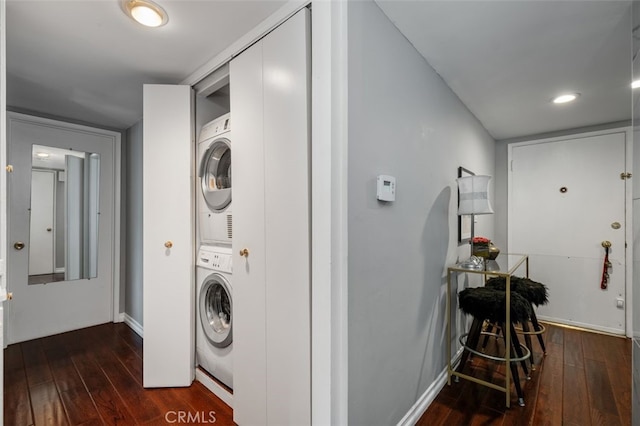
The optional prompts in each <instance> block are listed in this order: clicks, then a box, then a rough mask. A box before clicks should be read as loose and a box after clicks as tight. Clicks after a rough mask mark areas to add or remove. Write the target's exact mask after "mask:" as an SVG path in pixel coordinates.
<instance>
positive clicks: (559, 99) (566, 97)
mask: <svg viewBox="0 0 640 426" xmlns="http://www.w3.org/2000/svg"><path fill="white" fill-rule="evenodd" d="M578 96H580V93H565V94H563V95H560V96H556V97H555V98H553V103H554V104H566V103H567V102H573V101H575V100H576V99H578Z"/></svg>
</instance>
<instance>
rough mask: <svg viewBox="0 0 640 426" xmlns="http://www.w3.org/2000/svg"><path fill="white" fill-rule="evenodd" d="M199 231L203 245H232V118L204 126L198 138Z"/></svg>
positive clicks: (226, 115) (221, 119) (213, 121)
mask: <svg viewBox="0 0 640 426" xmlns="http://www.w3.org/2000/svg"><path fill="white" fill-rule="evenodd" d="M198 164H199V165H198V178H199V187H200V190H199V191H198V192H199V194H200V195H199V197H198V229H199V234H200V243H201V244H219V243H222V244H231V238H232V220H233V215H232V212H231V119H230V115H229V114H225V115H223V116H221V117H218V118H216V119H215V120H212V121H210V122H209V123H207V124H205V125H204V126H202V130H201V131H200V137H199V139H198Z"/></svg>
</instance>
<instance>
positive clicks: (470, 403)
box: [418, 325, 631, 426]
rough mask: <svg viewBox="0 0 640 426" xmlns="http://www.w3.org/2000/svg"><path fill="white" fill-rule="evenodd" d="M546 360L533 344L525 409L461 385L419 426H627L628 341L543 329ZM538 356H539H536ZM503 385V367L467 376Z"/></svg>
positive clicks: (484, 367)
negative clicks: (534, 360)
mask: <svg viewBox="0 0 640 426" xmlns="http://www.w3.org/2000/svg"><path fill="white" fill-rule="evenodd" d="M545 344H546V346H547V356H546V357H544V358H543V360H541V356H542V354H541V353H540V347H539V345H538V342H537V340H536V339H534V340H533V348H534V356H535V359H536V360H537V364H538V365H537V368H536V370H535V371H533V372H532V374H531V379H530V380H524V379H523V377H522V375H521V379H523V380H522V381H521V383H522V384H523V391H524V397H525V404H526V405H525V406H524V407H519V406H518V405H517V404H516V399H517V398H516V395H515V390H513V387H512V394H511V396H512V397H511V400H512V403H511V408H509V409H507V408H505V401H504V400H505V397H504V394H503V393H502V392H499V391H495V390H493V389H489V388H487V387H484V386H480V385H477V384H475V383H472V382H469V381H466V380H462V379H461V380H460V382H459V383H452V385H451V386H448V385H445V387H444V389H443V390H442V391H441V392H440V394H439V395H438V396H437V397H436V399H435V400H434V402H433V403H432V404H431V406H429V409H428V410H427V412H426V413H425V414H424V415H423V416H422V418H421V419H420V421H419V422H418V425H421V426H438V425H446V426H458V425H460V426H463V425H464V426H467V425H487V426H488V425H496V426H500V425H501V426H508V425H517V426H525V425H532V426H538V425H540V426H547V425H548V426H555V425H567V426H589V425H592V426H601V425H602V426H612V425H631V341H630V340H629V339H624V338H620V337H612V336H606V335H602V334H596V333H589V332H585V331H578V330H573V329H569V328H562V327H557V326H553V325H547V332H546V334H545ZM536 351H538V352H537V353H536ZM470 371H471V372H472V374H474V375H478V376H481V378H492V380H495V381H496V383H499V381H500V380H502V383H504V366H502V365H496V364H494V363H486V362H483V361H479V360H478V359H475V360H474V361H473V362H472V363H471V364H470V365H469V366H467V367H466V370H465V372H467V373H468V372H470Z"/></svg>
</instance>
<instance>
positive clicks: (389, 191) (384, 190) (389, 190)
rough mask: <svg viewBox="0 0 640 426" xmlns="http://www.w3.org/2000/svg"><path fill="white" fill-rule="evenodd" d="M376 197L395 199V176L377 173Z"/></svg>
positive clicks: (385, 199) (386, 199)
mask: <svg viewBox="0 0 640 426" xmlns="http://www.w3.org/2000/svg"><path fill="white" fill-rule="evenodd" d="M376 198H377V199H378V200H380V201H395V200H396V178H394V177H393V176H387V175H379V176H378V189H377V191H376Z"/></svg>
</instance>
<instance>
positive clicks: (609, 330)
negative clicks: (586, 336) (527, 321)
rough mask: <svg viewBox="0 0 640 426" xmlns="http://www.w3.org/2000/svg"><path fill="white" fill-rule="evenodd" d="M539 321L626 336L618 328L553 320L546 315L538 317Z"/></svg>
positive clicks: (559, 319)
mask: <svg viewBox="0 0 640 426" xmlns="http://www.w3.org/2000/svg"><path fill="white" fill-rule="evenodd" d="M538 320H540V321H547V322H551V323H556V324H561V325H570V326H574V327H580V328H584V329H587V330H595V331H602V332H604V333H609V334H615V335H618V336H624V335H625V333H624V330H619V329H616V328H610V327H601V326H598V325H593V324H587V323H584V322H579V321H570V320H566V319H562V318H553V317H547V316H544V315H538Z"/></svg>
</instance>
